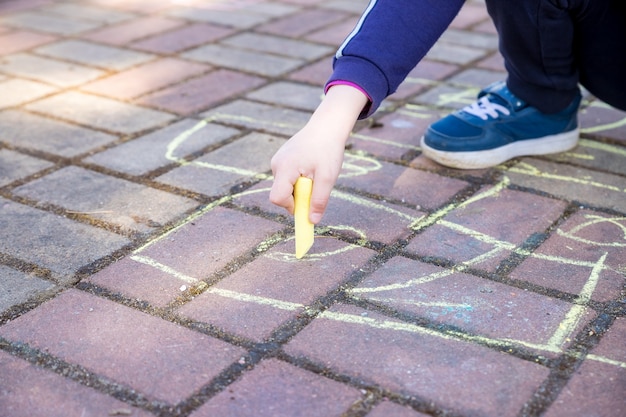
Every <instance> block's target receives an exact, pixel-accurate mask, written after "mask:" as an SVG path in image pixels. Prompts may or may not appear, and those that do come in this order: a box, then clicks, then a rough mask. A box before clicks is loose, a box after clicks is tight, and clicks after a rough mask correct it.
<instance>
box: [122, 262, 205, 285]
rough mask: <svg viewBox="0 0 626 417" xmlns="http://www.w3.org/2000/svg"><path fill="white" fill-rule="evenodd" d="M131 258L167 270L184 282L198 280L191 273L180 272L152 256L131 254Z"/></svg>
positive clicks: (192, 282)
mask: <svg viewBox="0 0 626 417" xmlns="http://www.w3.org/2000/svg"><path fill="white" fill-rule="evenodd" d="M130 259H132V260H133V261H135V262H139V263H142V264H144V265H148V266H151V267H153V268H154V269H158V270H159V271H161V272H165V273H166V274H168V275H170V276H172V277H174V278H176V279H179V280H181V281H183V282H186V283H188V284H195V283H197V282H198V279H196V278H194V277H190V276H189V275H185V274H183V273H182V272H178V271H177V270H175V269H174V268H171V267H169V266H167V265H164V264H162V263H160V262H158V261H155V260H154V259H152V258H149V257H147V256H140V255H131V256H130Z"/></svg>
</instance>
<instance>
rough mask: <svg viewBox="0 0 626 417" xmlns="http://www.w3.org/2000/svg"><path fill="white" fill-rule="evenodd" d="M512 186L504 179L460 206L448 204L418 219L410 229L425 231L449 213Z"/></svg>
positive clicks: (507, 179) (506, 178)
mask: <svg viewBox="0 0 626 417" xmlns="http://www.w3.org/2000/svg"><path fill="white" fill-rule="evenodd" d="M509 184H510V180H509V178H508V177H506V176H505V177H503V178H502V180H501V181H500V182H498V183H497V184H495V185H494V186H493V187H491V188H489V189H487V190H485V191H483V192H481V193H479V194H476V195H474V196H472V197H471V198H468V199H467V200H465V201H463V202H461V203H459V204H448V205H447V206H446V207H444V208H442V209H440V210H438V211H436V212H434V213H431V214H430V215H428V216H425V217H422V218H420V219H417V220H416V221H415V222H414V223H413V224H411V225H410V226H409V227H410V228H411V229H412V230H420V229H423V228H425V227H427V226H431V225H433V224H435V223H437V222H439V221H440V219H442V218H443V217H445V216H446V215H448V214H449V213H451V212H452V211H453V210H455V209H458V208H463V207H466V206H468V205H470V204H472V203H475V202H476V201H479V200H482V199H484V198H487V197H493V196H497V195H498V194H500V192H501V191H502V190H503V189H505V188H506V187H507V186H508V185H509Z"/></svg>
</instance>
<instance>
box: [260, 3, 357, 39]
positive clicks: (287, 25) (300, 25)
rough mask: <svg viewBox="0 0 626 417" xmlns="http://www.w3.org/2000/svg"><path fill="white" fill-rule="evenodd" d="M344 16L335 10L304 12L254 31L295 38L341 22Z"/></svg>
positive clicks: (261, 26)
mask: <svg viewBox="0 0 626 417" xmlns="http://www.w3.org/2000/svg"><path fill="white" fill-rule="evenodd" d="M346 16H347V14H346V13H343V12H339V11H336V10H322V9H317V10H315V9H314V10H306V11H303V12H300V13H297V14H293V15H291V16H285V17H283V18H280V19H275V20H273V21H272V22H269V23H266V24H263V25H259V26H258V27H256V28H255V29H256V30H257V31H259V32H264V33H270V34H274V35H279V36H290V37H294V38H297V37H301V36H303V35H306V34H308V33H310V32H313V31H314V30H317V29H321V28H322V27H326V26H328V25H331V24H333V23H336V22H338V21H340V20H343V19H345V18H346ZM346 34H347V33H346Z"/></svg>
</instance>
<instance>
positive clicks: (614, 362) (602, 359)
mask: <svg viewBox="0 0 626 417" xmlns="http://www.w3.org/2000/svg"><path fill="white" fill-rule="evenodd" d="M586 358H587V359H591V360H593V361H597V362H602V363H606V364H607V365H613V366H619V367H620V368H624V369H626V362H622V361H617V360H615V359H609V358H605V357H604V356H599V355H594V354H593V353H590V354H588V355H587V357H586Z"/></svg>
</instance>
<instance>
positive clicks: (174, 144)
mask: <svg viewBox="0 0 626 417" xmlns="http://www.w3.org/2000/svg"><path fill="white" fill-rule="evenodd" d="M206 125H208V122H207V121H206V120H201V121H199V122H198V123H196V124H195V125H194V126H193V127H191V128H189V129H187V130H185V131H184V132H182V133H180V134H178V135H177V136H176V137H175V138H174V139H172V141H171V142H170V143H168V144H167V150H166V151H165V158H166V159H168V160H170V161H174V162H178V163H179V164H181V165H182V164H184V163H186V162H187V161H185V160H184V159H181V158H177V157H175V156H174V152H175V151H176V148H178V147H179V146H180V145H182V143H183V142H184V141H186V140H187V139H189V137H190V136H191V135H193V134H194V133H196V132H197V131H199V130H201V129H203V128H204V127H205V126H206Z"/></svg>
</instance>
